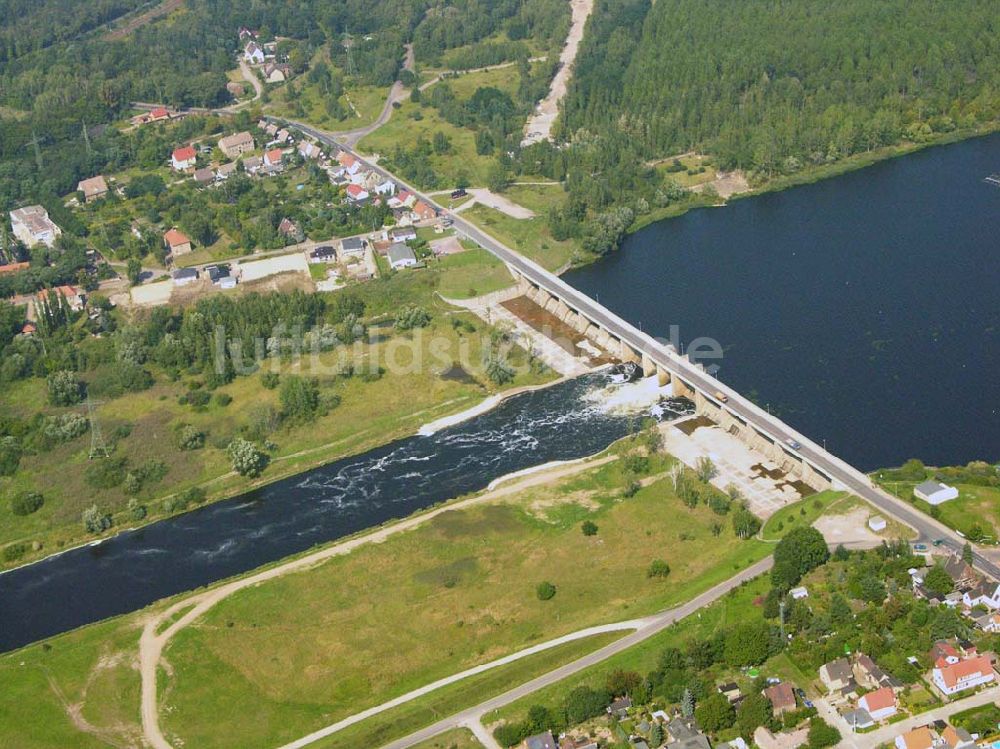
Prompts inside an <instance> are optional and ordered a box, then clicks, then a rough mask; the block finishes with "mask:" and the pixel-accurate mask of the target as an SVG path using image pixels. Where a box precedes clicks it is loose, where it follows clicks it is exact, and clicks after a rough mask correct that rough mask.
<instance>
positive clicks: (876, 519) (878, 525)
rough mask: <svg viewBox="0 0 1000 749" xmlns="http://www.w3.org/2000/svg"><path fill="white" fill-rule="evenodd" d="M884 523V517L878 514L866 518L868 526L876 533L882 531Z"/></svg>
mask: <svg viewBox="0 0 1000 749" xmlns="http://www.w3.org/2000/svg"><path fill="white" fill-rule="evenodd" d="M885 525H886V523H885V518H884V517H881V516H879V515H873V516H872V517H870V518H868V527H869V528H871V529H872V530H873V531H875V532H876V533H879V532H881V531H884V530H885Z"/></svg>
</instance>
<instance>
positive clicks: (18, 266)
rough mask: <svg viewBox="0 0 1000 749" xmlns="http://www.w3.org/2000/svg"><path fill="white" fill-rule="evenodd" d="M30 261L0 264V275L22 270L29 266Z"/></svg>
mask: <svg viewBox="0 0 1000 749" xmlns="http://www.w3.org/2000/svg"><path fill="white" fill-rule="evenodd" d="M30 267H31V263H29V262H28V261H27V260H25V261H24V262H21V263H7V264H6V265H0V275H2V274H4V273H17V272H18V271H19V270H24V269H25V268H30Z"/></svg>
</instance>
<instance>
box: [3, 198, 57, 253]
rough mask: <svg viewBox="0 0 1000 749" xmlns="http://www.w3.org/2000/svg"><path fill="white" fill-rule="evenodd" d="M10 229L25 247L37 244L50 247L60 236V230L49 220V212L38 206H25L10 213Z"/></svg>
mask: <svg viewBox="0 0 1000 749" xmlns="http://www.w3.org/2000/svg"><path fill="white" fill-rule="evenodd" d="M10 228H11V229H12V230H13V232H14V236H15V237H17V238H18V239H20V240H21V241H22V242H23V243H24V246H25V247H34V246H35V245H39V244H43V245H45V246H46V247H52V246H53V245H54V244H55V243H56V237H58V236H59V235H60V234H62V229H60V228H59V227H58V226H56V225H55V223H54V222H53V221H52V219H50V218H49V212H48V211H46V210H45V209H44V208H43V207H42V206H40V205H26V206H24V208H15V209H14V210H13V211H11V212H10Z"/></svg>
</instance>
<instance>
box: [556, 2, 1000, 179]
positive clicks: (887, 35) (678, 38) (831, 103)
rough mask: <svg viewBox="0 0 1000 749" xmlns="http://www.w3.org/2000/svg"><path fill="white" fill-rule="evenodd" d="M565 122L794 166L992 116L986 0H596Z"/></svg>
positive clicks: (998, 82) (993, 17) (742, 162)
mask: <svg viewBox="0 0 1000 749" xmlns="http://www.w3.org/2000/svg"><path fill="white" fill-rule="evenodd" d="M575 71H576V75H575V76H574V79H573V81H572V84H571V86H570V91H569V95H568V96H567V99H566V106H565V109H564V112H563V118H562V132H563V134H564V135H566V136H567V137H568V136H571V135H573V134H574V133H577V132H578V131H580V130H585V131H589V132H592V133H602V134H603V133H608V132H610V131H619V132H622V133H624V134H626V135H627V136H628V137H629V138H631V139H633V140H634V141H635V143H636V144H637V145H639V146H640V147H641V148H642V149H643V151H644V152H645V153H646V154H647V155H649V156H663V155H672V154H676V153H682V152H685V151H688V150H691V149H698V150H702V151H706V152H708V153H711V154H713V155H714V156H716V157H717V158H718V160H719V162H720V165H721V166H723V167H741V168H744V169H748V170H752V171H754V172H757V173H760V174H762V175H765V176H766V175H770V174H775V173H791V172H795V171H798V170H799V169H801V168H803V167H805V166H807V165H810V164H822V163H829V162H833V161H837V160H839V159H842V158H844V157H846V156H850V155H852V154H855V153H859V152H863V151H869V150H872V149H874V148H878V147H880V146H885V145H890V144H895V143H898V142H900V141H901V140H904V139H906V140H911V141H920V140H922V139H927V138H930V137H933V136H934V135H936V134H939V133H943V132H948V131H950V130H954V129H956V128H971V127H974V126H976V125H978V124H981V123H984V122H988V121H993V120H995V119H996V115H997V112H998V111H1000V36H998V34H997V14H996V5H995V3H993V2H989V0H957V1H956V2H951V3H947V4H941V3H937V2H933V1H932V0H916V1H915V2H903V1H902V0H845V1H844V2H840V3H825V2H819V1H818V0H797V1H796V2H785V3H775V2H772V1H771V0H748V1H746V2H718V3H703V2H698V1H697V0H658V2H656V3H655V4H653V3H650V2H649V0H624V1H623V2H618V1H617V0H616V1H615V2H611V1H610V0H598V2H597V5H596V7H595V11H594V14H593V15H592V17H591V19H590V21H589V27H588V33H587V35H586V36H585V38H584V42H583V44H582V46H581V54H580V56H579V57H578V59H577V62H576V68H575Z"/></svg>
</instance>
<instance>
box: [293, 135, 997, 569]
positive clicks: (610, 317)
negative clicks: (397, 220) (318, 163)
mask: <svg viewBox="0 0 1000 749" xmlns="http://www.w3.org/2000/svg"><path fill="white" fill-rule="evenodd" d="M291 124H292V125H293V126H294V127H297V128H298V129H300V130H301V131H302V132H304V133H306V134H308V135H311V136H312V137H314V138H316V139H317V140H319V141H321V142H323V143H325V144H327V145H331V146H333V145H337V146H339V147H341V148H344V144H338V143H337V141H336V140H335V138H334V137H333V134H331V133H326V132H324V131H322V130H317V129H316V128H314V127H310V126H309V125H306V124H304V123H301V122H292V123H291ZM348 150H352V149H350V148H348ZM352 152H353V150H352ZM355 155H356V156H357V157H358V158H359V159H360V160H361V161H362V162H364V163H366V164H367V165H368V167H369V168H371V169H374V170H375V171H377V172H379V173H380V174H382V175H384V176H386V177H388V178H390V179H392V180H394V181H395V182H397V183H398V184H400V185H402V186H404V187H405V188H406V189H408V190H410V191H411V192H413V193H415V194H416V195H418V196H420V197H421V199H422V200H424V201H426V202H428V203H430V204H431V205H433V206H435V207H436V208H437V209H438V211H439V212H440V213H441V214H442V215H445V216H448V217H449V218H451V219H452V221H454V226H455V228H456V229H457V230H458V231H459V232H460V233H462V234H465V235H466V236H468V237H469V238H470V239H472V240H474V241H475V242H477V243H479V244H480V245H482V246H483V247H484V248H485V249H486V250H488V251H489V252H491V253H493V254H494V255H495V256H496V257H498V258H499V259H500V260H502V261H503V262H505V263H506V264H507V265H508V267H510V268H511V269H512V270H513V271H515V272H516V273H518V274H520V275H522V276H524V277H526V278H528V279H529V280H531V281H532V282H533V283H536V284H538V285H540V286H541V287H542V288H544V289H546V290H547V291H549V292H550V293H551V294H553V295H555V296H557V297H559V298H560V299H562V301H564V302H565V303H566V304H568V305H569V306H570V307H572V308H573V309H575V310H577V311H578V312H580V313H581V314H583V315H584V316H585V317H586V318H588V319H589V320H591V321H592V322H594V323H596V324H597V325H599V326H600V327H602V328H603V329H604V330H606V331H608V332H609V333H610V334H612V335H613V336H615V337H617V338H619V339H620V340H622V341H624V342H625V343H626V344H628V345H629V346H631V347H632V348H633V349H635V350H636V351H643V352H645V353H646V354H648V355H649V356H650V358H651V359H652V360H653V361H654V362H655V363H656V364H658V365H660V366H661V367H663V368H664V369H666V370H667V371H668V372H670V373H671V375H672V376H679V377H680V378H681V379H683V380H684V381H685V382H688V383H690V384H692V385H693V386H694V387H695V388H697V389H698V390H700V391H701V392H702V393H715V392H721V393H724V394H725V395H726V396H727V398H728V400H727V402H726V403H725V406H724V408H725V409H726V410H728V411H729V412H730V413H733V414H735V415H736V416H738V417H739V418H741V419H742V420H743V421H745V422H747V423H749V424H752V425H754V426H755V427H757V428H758V430H759V431H761V432H766V433H767V434H768V435H769V436H770V437H771V438H772V439H774V441H775V442H776V443H779V444H787V443H788V441H789V440H793V441H795V442H798V443H799V444H800V445H801V448H800V449H799V450H797V451H792V452H797V453H798V455H799V456H801V457H802V458H803V459H805V460H807V461H808V462H809V463H810V464H811V465H812V466H814V467H815V468H817V469H819V470H820V471H822V472H823V473H825V474H826V475H827V476H829V477H830V478H831V479H832V480H833V481H834V483H835V484H837V485H839V487H842V488H843V489H846V490H848V491H851V492H853V493H854V494H857V495H858V496H859V497H861V498H862V499H864V500H866V501H868V502H869V503H871V504H872V505H874V506H875V507H876V508H878V509H879V510H880V511H881V512H883V513H885V514H886V515H889V516H891V517H894V518H895V519H897V520H899V521H901V522H903V523H905V524H906V525H909V526H910V527H912V528H913V529H914V530H916V531H917V533H918V534H919V537H920V538H921V539H924V540H930V539H942V540H943V544H942V546H943V547H944V548H946V549H948V550H950V551H952V552H954V553H959V552H960V551H961V549H962V546H963V544H964V543H965V540H964V539H963V538H961V537H960V536H958V535H957V534H956V533H955V532H954V531H952V530H951V529H950V528H948V527H946V526H944V525H943V524H941V523H939V522H937V521H936V520H934V519H933V518H931V517H929V516H927V515H925V514H923V513H922V512H920V511H919V510H916V509H915V508H913V507H912V506H911V505H909V504H908V503H906V502H904V501H903V500H900V499H899V498H897V497H894V496H893V495H891V494H889V493H888V492H886V491H883V490H882V489H881V488H879V487H877V486H875V485H874V484H873V483H872V481H871V479H870V478H869V477H868V476H867V475H866V474H865V473H863V472H862V471H859V470H858V469H856V468H854V467H853V466H851V465H849V464H847V463H846V462H844V461H843V460H841V459H840V458H838V457H837V456H835V455H833V454H831V453H829V452H827V451H826V450H825V449H823V448H822V447H820V446H819V445H817V444H816V443H815V442H813V441H812V440H810V439H809V438H808V437H806V436H805V435H803V434H800V433H799V432H797V431H795V430H794V429H792V428H791V427H790V426H788V425H787V424H785V423H784V422H782V421H781V420H780V419H778V418H777V417H776V416H773V415H771V414H769V413H767V412H766V411H764V410H762V409H761V408H759V407H758V406H757V405H756V404H754V403H751V402H750V401H749V400H747V399H746V398H744V397H743V396H742V395H740V394H739V393H738V392H736V391H735V390H733V389H731V388H730V387H728V386H727V385H725V384H724V383H722V382H720V381H719V380H717V379H715V378H714V377H712V376H711V375H709V374H708V373H706V372H705V371H704V370H703V369H702V368H701V367H700V366H699V365H697V364H695V363H693V362H691V361H689V360H688V359H687V358H686V357H683V356H680V355H679V354H678V353H677V352H676V351H675V350H674V349H673V348H672V347H671V346H669V345H668V344H665V343H662V342H660V341H657V340H656V339H654V338H653V337H652V336H650V335H648V334H647V333H644V332H642V331H641V330H639V329H638V328H636V327H635V326H634V325H632V324H631V323H629V322H627V321H625V320H623V319H622V318H620V317H619V316H618V315H616V314H615V313H613V312H611V311H610V310H608V309H606V308H605V307H603V306H601V305H600V304H599V303H597V302H595V301H594V300H593V299H591V298H590V297H588V296H587V295H586V294H583V293H581V292H579V291H577V290H576V289H574V288H573V287H572V286H570V285H569V284H567V283H566V282H564V281H563V280H562V279H561V278H559V277H558V276H556V275H554V274H552V273H550V272H549V271H547V270H546V269H544V268H542V267H541V266H540V265H538V264H537V263H535V262H534V261H532V260H529V259H528V258H526V257H523V256H522V255H520V254H518V253H517V252H515V251H514V250H512V249H510V248H509V247H507V246H506V245H504V244H503V243H502V242H500V241H499V240H498V239H496V238H495V237H492V236H490V235H489V234H487V233H486V232H485V231H483V230H482V229H480V228H479V227H477V226H475V225H474V224H472V223H470V222H469V221H466V220H465V219H463V218H462V217H461V215H460V214H456V213H454V212H453V211H450V210H449V209H447V208H445V207H444V206H442V205H440V204H439V203H437V202H435V201H434V200H433V199H431V198H430V197H428V196H427V195H426V194H424V193H421V192H420V191H419V190H417V189H416V188H414V187H413V186H412V185H409V184H408V183H407V182H405V181H404V180H402V179H400V178H399V177H397V176H396V175H394V174H392V173H391V172H389V171H387V170H386V169H384V168H382V167H379V166H378V165H376V164H373V163H371V162H369V161H366V160H365V159H364V157H363V156H361V155H360V154H357V153H355ZM790 454H792V453H790ZM973 557H974V563H975V566H976V567H977V568H979V569H980V570H981V571H983V572H985V573H986V574H988V575H990V576H991V577H994V578H997V579H1000V565H997V564H996V563H994V562H993V561H992V560H991V559H989V558H988V557H986V556H984V555H983V554H982V553H981V552H980V551H978V550H974V553H973Z"/></svg>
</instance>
